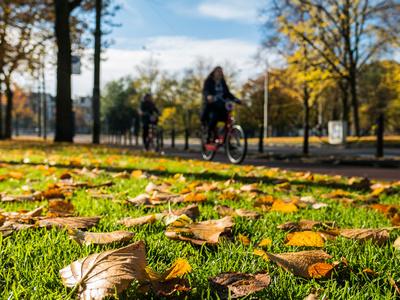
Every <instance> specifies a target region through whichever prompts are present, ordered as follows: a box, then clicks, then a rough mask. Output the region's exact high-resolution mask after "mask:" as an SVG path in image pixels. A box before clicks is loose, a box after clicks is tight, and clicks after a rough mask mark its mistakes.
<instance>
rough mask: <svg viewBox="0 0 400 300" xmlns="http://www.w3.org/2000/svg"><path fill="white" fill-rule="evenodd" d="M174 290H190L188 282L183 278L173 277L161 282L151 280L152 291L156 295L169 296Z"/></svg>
mask: <svg viewBox="0 0 400 300" xmlns="http://www.w3.org/2000/svg"><path fill="white" fill-rule="evenodd" d="M176 291H183V292H188V291H190V283H189V281H188V280H187V279H184V278H173V279H169V280H166V281H163V282H160V281H153V292H154V294H155V295H156V297H158V296H169V295H171V294H172V293H174V292H176Z"/></svg>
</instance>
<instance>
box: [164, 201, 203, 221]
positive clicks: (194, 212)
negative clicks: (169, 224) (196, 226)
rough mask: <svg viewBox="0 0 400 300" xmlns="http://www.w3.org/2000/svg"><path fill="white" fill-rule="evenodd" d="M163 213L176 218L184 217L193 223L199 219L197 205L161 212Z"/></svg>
mask: <svg viewBox="0 0 400 300" xmlns="http://www.w3.org/2000/svg"><path fill="white" fill-rule="evenodd" d="M163 213H171V214H173V215H176V216H180V215H186V216H188V217H189V218H190V219H192V220H193V221H194V220H196V219H197V218H199V217H200V212H199V206H198V205H197V204H190V205H188V206H186V207H184V208H180V209H171V211H169V210H163Z"/></svg>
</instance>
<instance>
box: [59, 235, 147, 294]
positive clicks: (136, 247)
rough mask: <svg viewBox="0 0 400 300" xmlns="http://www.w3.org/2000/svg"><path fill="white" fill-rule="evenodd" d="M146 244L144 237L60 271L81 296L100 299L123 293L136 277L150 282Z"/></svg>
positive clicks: (141, 281)
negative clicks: (147, 269)
mask: <svg viewBox="0 0 400 300" xmlns="http://www.w3.org/2000/svg"><path fill="white" fill-rule="evenodd" d="M146 265H147V262H146V254H145V244H144V242H143V241H142V240H140V241H138V242H136V243H134V244H130V245H128V246H126V247H123V248H119V249H115V250H109V251H105V252H102V253H96V254H92V255H89V256H87V257H85V258H81V259H78V260H77V261H75V262H73V263H72V264H70V265H69V266H67V267H65V268H63V269H61V270H60V271H59V273H60V275H61V278H62V282H63V284H64V285H65V286H67V287H74V290H78V294H77V296H78V297H79V298H80V299H93V300H100V299H103V298H104V297H107V296H112V295H114V294H115V292H117V294H119V293H121V292H122V291H123V290H124V289H126V288H127V287H128V286H129V285H130V284H131V283H132V282H133V280H135V279H137V280H138V281H139V284H140V283H146V282H148V278H147V273H146V271H145V269H146Z"/></svg>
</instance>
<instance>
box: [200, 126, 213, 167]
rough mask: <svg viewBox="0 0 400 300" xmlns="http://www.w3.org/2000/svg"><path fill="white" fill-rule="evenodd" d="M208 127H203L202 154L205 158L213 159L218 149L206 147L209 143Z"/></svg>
mask: <svg viewBox="0 0 400 300" xmlns="http://www.w3.org/2000/svg"><path fill="white" fill-rule="evenodd" d="M207 143H208V141H207V129H203V130H202V133H201V140H200V144H201V156H202V157H203V159H204V160H208V161H210V160H212V159H213V158H214V156H215V153H216V151H214V150H211V149H208V148H206V146H205V144H207Z"/></svg>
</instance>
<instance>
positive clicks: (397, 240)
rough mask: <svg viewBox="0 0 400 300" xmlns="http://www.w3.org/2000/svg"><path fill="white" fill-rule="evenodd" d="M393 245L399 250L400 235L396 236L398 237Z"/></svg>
mask: <svg viewBox="0 0 400 300" xmlns="http://www.w3.org/2000/svg"><path fill="white" fill-rule="evenodd" d="M393 247H394V248H395V249H396V250H400V237H398V238H397V239H396V240H395V241H394V243H393Z"/></svg>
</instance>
